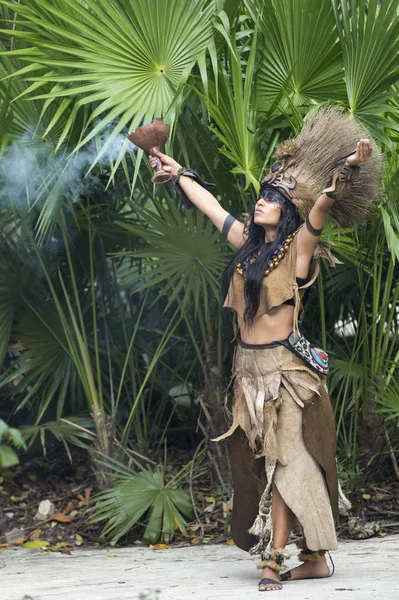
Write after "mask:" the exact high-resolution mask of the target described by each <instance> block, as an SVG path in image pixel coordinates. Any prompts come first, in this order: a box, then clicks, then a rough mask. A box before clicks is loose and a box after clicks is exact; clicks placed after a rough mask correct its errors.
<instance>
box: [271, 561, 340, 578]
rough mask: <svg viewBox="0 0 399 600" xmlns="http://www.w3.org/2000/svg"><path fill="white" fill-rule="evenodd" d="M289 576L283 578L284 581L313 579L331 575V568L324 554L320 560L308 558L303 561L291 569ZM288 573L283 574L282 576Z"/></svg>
mask: <svg viewBox="0 0 399 600" xmlns="http://www.w3.org/2000/svg"><path fill="white" fill-rule="evenodd" d="M286 573H287V574H288V573H289V577H286V578H284V579H282V580H283V581H295V579H313V578H319V577H329V576H330V569H329V568H328V565H327V561H326V557H325V556H323V557H322V558H319V559H318V560H307V561H305V562H303V563H302V564H301V565H299V567H295V569H290V571H287V572H286ZM286 573H283V574H282V577H284V575H285V574H286Z"/></svg>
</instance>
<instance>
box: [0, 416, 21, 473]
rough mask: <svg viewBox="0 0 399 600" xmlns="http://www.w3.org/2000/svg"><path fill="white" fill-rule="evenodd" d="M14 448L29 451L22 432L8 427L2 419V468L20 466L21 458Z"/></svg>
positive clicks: (0, 453) (0, 465)
mask: <svg viewBox="0 0 399 600" xmlns="http://www.w3.org/2000/svg"><path fill="white" fill-rule="evenodd" d="M11 446H14V447H15V448H17V449H20V448H22V449H23V450H27V446H26V444H25V442H24V440H23V437H22V435H21V432H20V431H19V430H18V429H16V428H15V427H8V425H7V423H5V422H4V421H3V419H0V468H1V469H5V468H7V467H13V466H15V465H19V457H18V454H17V453H16V452H15V450H14V448H12V447H11Z"/></svg>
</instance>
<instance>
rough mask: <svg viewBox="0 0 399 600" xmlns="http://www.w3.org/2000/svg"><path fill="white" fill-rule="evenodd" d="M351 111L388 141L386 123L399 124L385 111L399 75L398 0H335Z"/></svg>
mask: <svg viewBox="0 0 399 600" xmlns="http://www.w3.org/2000/svg"><path fill="white" fill-rule="evenodd" d="M331 3H332V6H333V9H334V15H335V20H336V24H337V32H338V35H339V39H340V43H341V50H342V60H343V65H344V70H345V84H346V89H347V95H348V106H349V109H350V111H351V112H352V113H353V114H354V115H355V116H356V117H357V118H359V119H361V120H363V121H364V122H365V124H366V125H367V126H368V127H369V128H370V130H371V131H372V133H373V134H374V135H375V136H377V137H378V138H379V139H381V140H382V141H383V142H384V143H388V144H389V138H388V137H387V136H386V135H384V134H383V131H382V130H383V128H384V127H390V128H392V129H396V130H397V124H395V123H394V122H391V120H388V119H386V118H385V117H384V116H383V114H382V113H385V112H386V111H389V110H390V108H391V107H390V105H389V100H390V98H391V97H392V96H393V95H394V94H395V90H394V89H393V88H392V85H393V84H394V83H396V82H397V80H398V78H399V66H398V65H399V17H398V10H399V1H398V0H392V1H391V2H380V1H379V0H351V1H350V2H348V1H347V0H332V1H331Z"/></svg>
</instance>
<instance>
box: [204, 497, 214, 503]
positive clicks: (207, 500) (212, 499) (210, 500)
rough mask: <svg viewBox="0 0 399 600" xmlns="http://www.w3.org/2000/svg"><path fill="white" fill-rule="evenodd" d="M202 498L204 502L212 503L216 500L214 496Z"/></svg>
mask: <svg viewBox="0 0 399 600" xmlns="http://www.w3.org/2000/svg"><path fill="white" fill-rule="evenodd" d="M204 500H205V501H206V502H213V503H215V502H216V500H215V498H214V497H213V496H205V498H204Z"/></svg>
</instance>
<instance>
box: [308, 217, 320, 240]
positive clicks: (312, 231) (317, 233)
mask: <svg viewBox="0 0 399 600" xmlns="http://www.w3.org/2000/svg"><path fill="white" fill-rule="evenodd" d="M305 223H306V227H307V229H308V231H309V232H310V233H311V234H312V235H315V236H317V237H318V236H319V235H321V234H322V231H323V227H322V228H321V229H315V228H314V227H313V225H312V224H311V222H310V221H309V215H308V216H307V217H306V221H305Z"/></svg>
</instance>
